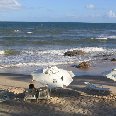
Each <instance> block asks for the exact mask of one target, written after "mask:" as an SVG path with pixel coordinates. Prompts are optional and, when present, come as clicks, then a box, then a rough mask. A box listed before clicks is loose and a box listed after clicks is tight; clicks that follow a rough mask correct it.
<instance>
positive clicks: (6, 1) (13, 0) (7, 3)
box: [0, 0, 21, 10]
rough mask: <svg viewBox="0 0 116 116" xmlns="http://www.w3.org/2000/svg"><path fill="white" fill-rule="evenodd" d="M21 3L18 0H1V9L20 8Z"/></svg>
mask: <svg viewBox="0 0 116 116" xmlns="http://www.w3.org/2000/svg"><path fill="white" fill-rule="evenodd" d="M20 7H21V4H20V3H19V2H18V1H17V0H0V9H1V10H6V9H19V8H20Z"/></svg>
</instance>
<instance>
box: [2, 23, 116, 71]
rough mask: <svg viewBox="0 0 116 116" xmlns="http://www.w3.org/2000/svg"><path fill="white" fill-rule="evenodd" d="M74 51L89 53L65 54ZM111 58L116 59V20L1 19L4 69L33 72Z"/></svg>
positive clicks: (104, 60) (95, 62) (94, 62)
mask: <svg viewBox="0 0 116 116" xmlns="http://www.w3.org/2000/svg"><path fill="white" fill-rule="evenodd" d="M72 50H82V51H84V52H86V53H87V54H85V55H78V56H73V57H70V56H64V53H65V52H67V51H72ZM12 51H13V52H14V54H10V53H8V52H12ZM6 52H7V53H6ZM111 58H116V24H115V23H80V22H0V72H8V73H10V72H18V73H24V72H27V73H31V72H32V71H34V70H35V69H37V68H43V67H47V66H55V65H67V64H79V63H80V62H82V61H90V62H92V63H93V65H94V66H95V64H97V63H98V62H110V60H111ZM114 67H115V66H114Z"/></svg>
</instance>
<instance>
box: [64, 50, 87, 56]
mask: <svg viewBox="0 0 116 116" xmlns="http://www.w3.org/2000/svg"><path fill="white" fill-rule="evenodd" d="M84 54H86V52H84V51H82V50H73V51H67V52H65V53H64V56H77V55H84Z"/></svg>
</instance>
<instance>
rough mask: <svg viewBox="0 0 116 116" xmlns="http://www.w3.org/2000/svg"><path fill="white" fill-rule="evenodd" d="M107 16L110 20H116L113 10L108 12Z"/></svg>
mask: <svg viewBox="0 0 116 116" xmlns="http://www.w3.org/2000/svg"><path fill="white" fill-rule="evenodd" d="M107 16H108V17H110V18H116V13H115V12H113V11H112V10H110V11H108V13H107Z"/></svg>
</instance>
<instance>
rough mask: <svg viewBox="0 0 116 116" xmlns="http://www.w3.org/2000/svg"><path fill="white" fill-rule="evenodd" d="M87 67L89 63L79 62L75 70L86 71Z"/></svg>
mask: <svg viewBox="0 0 116 116" xmlns="http://www.w3.org/2000/svg"><path fill="white" fill-rule="evenodd" d="M89 67H90V63H89V62H81V63H80V64H79V65H78V66H76V68H81V69H87V68H89Z"/></svg>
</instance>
